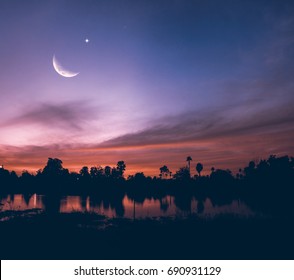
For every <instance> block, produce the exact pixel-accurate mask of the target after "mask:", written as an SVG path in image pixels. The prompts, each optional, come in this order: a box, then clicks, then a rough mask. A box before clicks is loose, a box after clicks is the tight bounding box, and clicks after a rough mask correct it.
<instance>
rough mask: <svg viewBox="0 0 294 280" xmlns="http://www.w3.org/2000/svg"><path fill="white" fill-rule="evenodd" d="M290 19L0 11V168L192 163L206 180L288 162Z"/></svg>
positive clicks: (289, 5) (123, 5)
mask: <svg viewBox="0 0 294 280" xmlns="http://www.w3.org/2000/svg"><path fill="white" fill-rule="evenodd" d="M293 15H294V3H293V1H209V0H208V1H180V0H178V1H161V0H157V1H113V0H107V1H106V0H105V1H98V0H96V1H94V0H92V1H90V0H83V1H81V0H80V1H37V0H36V1H31V0H28V1H14V0H9V1H8V0H1V1H0V35H1V38H0V50H1V52H0V62H1V65H2V67H1V70H0V84H1V89H0V104H1V112H2V118H1V120H0V127H1V132H2V133H1V135H0V161H3V163H5V164H6V165H8V166H11V167H13V168H15V169H23V168H27V167H26V165H28V167H29V168H32V169H33V168H36V167H37V166H40V165H41V164H43V162H46V158H47V157H49V156H51V157H52V156H59V157H62V158H63V159H64V161H65V163H66V164H67V165H68V166H69V167H72V168H78V167H79V164H80V165H84V164H87V165H90V164H97V163H99V164H101V165H105V164H110V165H111V164H114V163H115V162H116V161H117V160H120V159H124V160H125V161H126V162H127V163H128V164H129V167H130V168H131V170H132V171H135V170H137V169H140V170H144V171H145V172H146V173H149V174H157V172H158V170H157V169H158V168H159V167H160V166H161V165H162V164H167V165H170V166H169V167H170V169H175V168H177V167H179V166H180V165H183V164H185V162H184V159H185V158H186V156H187V155H191V156H192V157H194V158H195V161H201V162H203V163H204V165H205V166H207V168H209V169H210V167H211V165H216V167H220V168H224V167H230V168H239V167H240V166H242V165H244V164H246V163H247V161H248V160H250V159H259V158H261V157H266V156H268V155H269V154H270V153H276V154H285V153H287V154H291V153H292V155H293V154H294V146H293V144H292V141H291V139H292V137H293V132H292V131H293V121H294V110H293V109H294V108H293V107H294V92H293V89H294V85H293V83H294V82H293V80H294V79H293V74H294V71H293V70H294V69H293V58H294V56H293V54H294V51H293V50H294V16H293ZM86 38H88V39H89V42H88V43H86V42H85V39H86ZM53 55H55V56H56V58H58V61H59V62H60V64H61V65H62V66H63V67H64V68H66V69H68V70H70V71H73V72H79V74H78V75H77V76H76V77H73V78H65V77H62V76H60V75H58V73H57V72H56V71H55V70H54V68H53V66H52V58H53ZM12 154H13V156H12ZM27 157H33V159H34V160H27ZM0 163H1V162H0ZM195 164H196V163H195Z"/></svg>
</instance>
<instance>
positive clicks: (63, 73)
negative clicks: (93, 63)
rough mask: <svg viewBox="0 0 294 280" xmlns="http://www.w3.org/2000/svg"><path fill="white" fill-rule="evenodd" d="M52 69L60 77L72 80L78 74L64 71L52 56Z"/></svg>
mask: <svg viewBox="0 0 294 280" xmlns="http://www.w3.org/2000/svg"><path fill="white" fill-rule="evenodd" d="M52 62H53V67H54V69H55V71H56V72H57V73H58V74H59V75H61V76H62V77H65V78H72V77H75V76H77V75H78V74H79V72H72V71H69V70H66V69H65V68H64V67H63V66H62V65H61V64H60V63H59V62H58V61H57V59H56V57H55V55H53V61H52Z"/></svg>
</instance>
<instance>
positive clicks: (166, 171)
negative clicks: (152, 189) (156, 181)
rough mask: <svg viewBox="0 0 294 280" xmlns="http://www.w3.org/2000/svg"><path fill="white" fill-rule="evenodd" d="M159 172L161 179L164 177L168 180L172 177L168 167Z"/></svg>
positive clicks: (160, 169) (161, 168)
mask: <svg viewBox="0 0 294 280" xmlns="http://www.w3.org/2000/svg"><path fill="white" fill-rule="evenodd" d="M159 171H160V174H159V176H160V177H161V178H163V177H165V178H167V176H168V175H170V171H169V169H168V167H167V166H166V165H164V166H162V167H160V168H159Z"/></svg>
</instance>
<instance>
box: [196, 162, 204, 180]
mask: <svg viewBox="0 0 294 280" xmlns="http://www.w3.org/2000/svg"><path fill="white" fill-rule="evenodd" d="M202 170H203V164H202V163H200V162H198V163H197V165H196V171H197V172H198V174H199V177H200V176H201V171H202Z"/></svg>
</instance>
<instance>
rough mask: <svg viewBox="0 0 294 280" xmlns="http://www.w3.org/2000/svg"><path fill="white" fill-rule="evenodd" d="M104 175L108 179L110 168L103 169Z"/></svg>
mask: <svg viewBox="0 0 294 280" xmlns="http://www.w3.org/2000/svg"><path fill="white" fill-rule="evenodd" d="M104 174H105V176H106V177H110V175H111V167H110V166H108V165H107V166H105V167H104Z"/></svg>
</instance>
